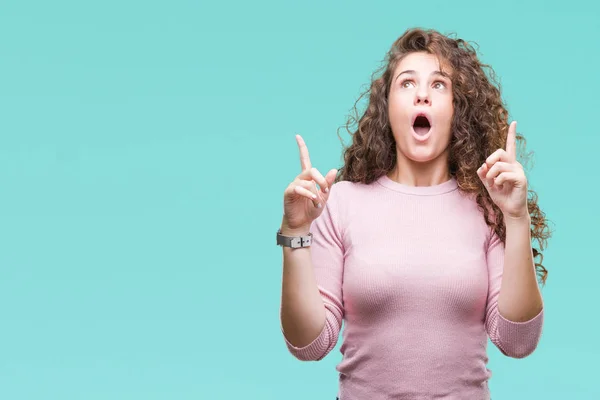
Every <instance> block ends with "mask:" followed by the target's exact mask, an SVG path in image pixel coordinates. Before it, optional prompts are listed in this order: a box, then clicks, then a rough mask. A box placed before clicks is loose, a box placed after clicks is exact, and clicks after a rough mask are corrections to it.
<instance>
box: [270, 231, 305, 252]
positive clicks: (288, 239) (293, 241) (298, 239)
mask: <svg viewBox="0 0 600 400" xmlns="http://www.w3.org/2000/svg"><path fill="white" fill-rule="evenodd" d="M311 243H312V233H310V232H309V233H308V235H306V236H283V235H282V234H281V229H279V230H278V231H277V245H278V246H286V247H291V248H293V249H297V248H300V247H310V244H311Z"/></svg>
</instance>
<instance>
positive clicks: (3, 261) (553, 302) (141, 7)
mask: <svg viewBox="0 0 600 400" xmlns="http://www.w3.org/2000/svg"><path fill="white" fill-rule="evenodd" d="M299 4H302V5H299ZM599 16H600V12H599V10H598V6H597V5H596V6H593V3H592V2H591V1H589V2H585V1H568V2H565V1H563V2H555V3H552V2H539V1H538V2H525V1H508V2H506V1H504V2H495V3H492V2H481V1H458V2H447V1H427V2H425V1H423V2H416V1H415V2H399V1H388V2H371V3H368V2H366V1H362V2H356V1H355V2H347V1H343V2H342V1H337V2H327V3H324V4H321V3H320V2H316V1H311V2H307V1H303V2H296V3H292V2H280V1H260V2H243V1H236V2H224V3H220V4H219V5H217V3H216V2H214V3H212V4H207V3H202V2H198V1H182V0H179V1H163V2H146V1H131V0H127V1H122V0H121V1H114V0H111V1H96V2H82V1H75V0H71V1H66V0H57V1H53V2H49V1H3V2H2V3H0V38H1V40H0V110H1V112H0V113H1V118H0V324H1V328H0V398H2V399H11V400H12V399H148V400H149V399H239V398H244V399H287V400H295V399H324V400H333V399H334V398H335V394H336V391H337V374H336V372H335V365H336V364H337V362H338V361H339V360H340V354H339V352H338V350H337V349H336V350H334V351H333V352H332V353H331V354H330V355H329V356H328V357H327V358H326V359H325V360H323V361H321V362H319V363H302V362H300V361H297V360H295V359H294V358H293V357H292V356H291V355H289V354H288V353H287V351H286V349H285V347H284V343H283V339H282V337H281V334H280V330H279V319H278V316H279V314H278V313H279V297H280V285H281V250H280V249H279V248H277V247H276V246H275V231H276V229H277V228H278V226H279V224H280V221H281V213H282V196H283V190H284V188H285V187H286V186H287V184H288V183H289V181H291V180H292V179H293V178H294V176H295V175H296V174H297V173H298V172H299V168H300V164H299V161H298V153H297V148H296V144H295V140H294V134H296V133H300V134H302V135H303V136H304V138H305V140H306V142H307V143H308V146H309V149H310V151H311V156H312V160H313V164H314V165H315V166H316V167H318V168H319V169H321V170H322V171H327V170H329V169H330V168H334V167H339V165H340V161H341V144H340V142H339V140H338V138H337V135H336V129H337V128H338V127H339V126H341V125H343V124H344V122H345V121H346V116H347V115H348V113H349V111H350V109H351V107H352V105H353V104H354V101H355V100H356V98H357V96H358V94H359V93H360V92H361V91H362V89H364V88H365V85H367V84H368V83H369V78H370V76H371V73H372V72H373V71H374V70H375V68H377V66H379V63H380V61H381V60H382V59H383V56H384V55H385V52H386V51H387V50H388V48H389V46H390V45H391V44H392V43H393V41H394V40H395V39H396V38H397V37H398V36H399V35H400V34H401V33H402V32H404V30H405V29H406V28H408V27H412V26H423V27H427V28H435V29H438V30H440V31H442V32H444V33H450V32H456V33H457V34H458V35H459V36H460V37H462V38H465V39H467V40H472V41H475V42H477V43H478V44H479V45H480V50H481V54H482V55H481V58H482V60H483V61H485V62H489V63H491V64H492V65H493V66H494V68H495V70H496V72H497V73H498V75H499V76H500V78H501V80H502V86H503V94H504V98H505V99H506V101H507V102H508V104H509V108H510V111H511V118H514V119H517V120H518V122H519V130H520V131H521V132H523V133H524V134H525V135H526V137H527V139H528V148H529V149H531V150H533V151H534V152H535V159H534V160H535V163H534V165H533V167H534V169H533V170H532V171H531V173H530V182H531V186H532V187H533V188H534V189H536V190H537V191H538V193H539V195H540V204H541V206H542V208H543V210H544V211H545V212H546V213H547V216H548V218H549V219H550V220H551V221H552V222H553V228H554V229H555V234H554V237H553V239H552V240H551V242H550V247H549V249H548V250H547V251H546V252H545V265H546V266H547V267H548V269H549V271H550V277H549V281H548V285H547V287H546V288H545V289H544V291H543V293H544V298H545V302H546V307H547V309H546V324H545V331H544V335H543V339H542V341H541V343H540V345H539V348H538V350H537V351H536V352H535V353H534V354H533V355H532V356H530V357H529V358H526V359H524V360H513V359H508V358H506V357H504V356H502V355H501V354H500V353H499V352H498V351H497V350H496V349H495V348H494V347H490V362H489V368H490V369H491V370H492V371H493V377H492V379H491V381H490V386H491V388H492V397H493V398H494V400H502V399H511V400H517V399H561V400H563V399H594V398H600V388H599V387H598V384H597V371H598V361H597V360H598V358H599V356H600V350H599V349H598V344H597V336H598V329H599V324H598V318H597V310H596V304H597V295H598V289H597V285H598V281H599V279H600V273H599V270H598V267H599V262H598V256H597V254H596V253H597V249H598V235H599V234H598V222H600V221H599V220H600V218H599V217H598V212H597V205H598V203H599V201H598V184H597V180H598V149H599V145H600V135H599V132H598V123H597V121H598V104H599V103H598V96H599V93H600V79H599V78H598V73H597V70H598V64H599V63H600V53H599V51H598V49H599V47H598V40H599V39H600V24H599V23H598V17H599ZM344 138H345V139H346V141H347V140H348V136H344ZM338 348H339V345H338Z"/></svg>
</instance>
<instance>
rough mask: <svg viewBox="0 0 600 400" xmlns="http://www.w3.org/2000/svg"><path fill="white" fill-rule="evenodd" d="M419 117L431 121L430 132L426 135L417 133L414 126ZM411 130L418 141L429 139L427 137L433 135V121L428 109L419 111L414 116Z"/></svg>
mask: <svg viewBox="0 0 600 400" xmlns="http://www.w3.org/2000/svg"><path fill="white" fill-rule="evenodd" d="M418 117H425V118H427V120H428V121H429V125H430V128H429V132H427V134H426V135H417V132H415V128H414V126H415V121H416V119H417V118H418ZM410 131H411V133H412V135H413V137H414V138H415V140H416V141H418V142H425V141H427V139H429V137H430V136H431V132H432V131H433V123H432V119H431V114H430V113H428V112H427V111H417V112H416V113H415V114H414V115H413V117H412V120H411V125H410Z"/></svg>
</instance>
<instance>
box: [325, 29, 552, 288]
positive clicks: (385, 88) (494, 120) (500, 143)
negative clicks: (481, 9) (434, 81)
mask: <svg viewBox="0 0 600 400" xmlns="http://www.w3.org/2000/svg"><path fill="white" fill-rule="evenodd" d="M413 52H426V53H429V54H434V55H436V56H437V57H438V58H439V59H441V60H443V61H445V62H446V63H448V64H449V65H450V66H451V67H452V70H453V72H452V87H453V103H454V115H453V120H452V138H451V141H450V145H449V150H450V151H449V171H450V174H451V175H452V176H453V177H455V178H456V180H457V182H458V186H459V190H461V191H462V192H463V193H468V194H471V195H473V196H475V199H476V201H477V204H478V206H479V208H480V209H481V210H482V212H483V214H484V217H485V221H486V223H487V225H488V226H489V227H490V228H491V229H493V230H494V232H495V233H496V234H497V235H498V237H499V238H500V239H501V240H502V242H503V243H506V226H505V224H504V217H503V214H502V212H501V210H500V209H499V208H498V206H496V204H495V203H494V202H493V201H492V199H491V198H490V195H489V193H488V192H487V190H486V188H485V186H484V185H483V183H482V182H481V180H480V179H479V177H478V175H477V169H478V168H479V166H481V165H482V164H483V162H484V161H485V160H486V158H487V157H488V156H489V155H490V154H491V153H493V152H494V151H495V150H497V149H498V148H505V146H506V137H507V133H508V127H509V124H508V111H507V109H506V107H505V106H504V104H503V101H502V98H501V95H500V85H499V83H498V81H497V79H496V75H495V72H494V70H493V69H492V68H491V67H490V66H489V65H486V64H483V63H481V61H480V60H479V59H478V57H477V52H476V50H475V49H474V48H473V46H472V45H470V44H469V43H467V42H466V41H464V40H462V39H459V38H456V39H454V38H452V37H450V36H446V35H443V34H441V33H439V32H437V31H435V30H424V29H420V28H416V29H409V30H407V31H406V32H405V33H404V34H403V35H402V36H400V37H399V38H398V39H397V40H396V41H395V42H394V44H393V45H392V47H391V49H390V50H389V51H388V53H387V55H386V58H385V60H384V63H383V65H382V66H381V68H379V69H378V70H377V71H375V72H374V73H373V75H372V77H371V85H370V88H368V89H367V90H366V91H365V92H363V93H362V94H361V95H360V96H359V98H358V99H357V100H356V102H355V104H354V116H350V117H349V119H348V121H347V123H346V125H345V128H346V130H347V131H348V133H349V134H350V135H351V136H352V143H351V144H350V145H349V146H344V147H345V148H344V152H343V159H344V165H343V166H342V167H340V168H339V171H338V175H337V176H336V179H335V181H336V182H339V181H351V182H361V183H365V184H369V183H371V182H373V181H375V180H376V179H378V178H379V177H381V176H382V175H383V174H387V173H388V172H389V171H391V170H392V168H394V166H395V164H396V143H395V140H394V136H393V134H392V130H391V127H390V124H389V119H388V107H387V106H388V104H387V101H388V94H389V90H390V85H391V81H392V75H393V73H394V71H395V69H396V67H397V65H398V64H399V62H400V61H401V60H402V59H403V58H404V57H405V56H406V55H407V54H410V53H413ZM486 70H487V72H488V74H487V75H486ZM367 94H368V95H369V102H368V104H367V107H366V109H365V111H364V113H363V114H362V116H360V118H359V116H358V111H357V104H358V102H359V101H360V100H361V98H363V97H364V96H365V95H367ZM356 125H358V126H357V127H356V129H355V130H352V128H351V127H352V126H356ZM338 136H339V132H338ZM340 140H342V138H341V137H340ZM342 143H343V140H342ZM517 144H518V146H519V147H521V148H522V149H523V148H524V146H525V138H524V137H523V136H522V135H521V134H519V133H517ZM519 154H520V157H519V158H521V159H524V158H527V156H528V155H525V156H524V155H523V152H522V151H520V152H519ZM528 209H529V214H530V216H531V238H532V240H536V241H537V242H538V245H539V249H537V248H535V247H533V246H532V251H533V256H534V260H535V259H538V260H536V262H535V267H536V271H537V275H538V279H539V281H540V282H541V283H542V284H545V282H546V278H547V275H548V271H547V270H546V268H545V267H544V266H543V265H542V261H543V254H542V253H541V252H542V250H543V249H544V248H545V246H546V243H547V239H548V238H549V237H550V235H551V233H550V230H549V229H548V224H547V221H546V217H545V215H544V213H543V212H542V210H540V208H539V206H538V198H537V194H536V193H535V192H534V191H533V190H531V189H529V190H528Z"/></svg>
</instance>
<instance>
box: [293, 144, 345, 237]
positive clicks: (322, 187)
mask: <svg viewBox="0 0 600 400" xmlns="http://www.w3.org/2000/svg"><path fill="white" fill-rule="evenodd" d="M296 141H297V143H298V148H299V150H300V165H301V167H302V172H300V175H298V176H297V177H296V179H294V180H293V182H292V183H290V184H289V185H288V187H287V188H286V189H285V191H284V193H283V214H284V215H283V222H282V226H281V233H282V234H283V235H286V233H287V234H289V235H296V234H306V233H308V231H309V229H310V224H311V223H312V222H313V221H314V220H315V219H316V218H317V217H318V216H319V215H321V212H323V208H324V207H325V203H326V202H327V199H328V198H329V189H330V188H331V186H333V183H334V182H335V177H336V174H337V170H336V169H332V170H330V171H329V172H328V173H327V175H326V176H325V177H323V175H321V173H320V172H319V171H318V170H317V169H316V168H313V167H312V165H311V163H310V157H309V155H308V148H307V147H306V144H305V143H304V139H302V137H301V136H300V135H296ZM317 184H318V185H319V189H317V186H316V185H317Z"/></svg>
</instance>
